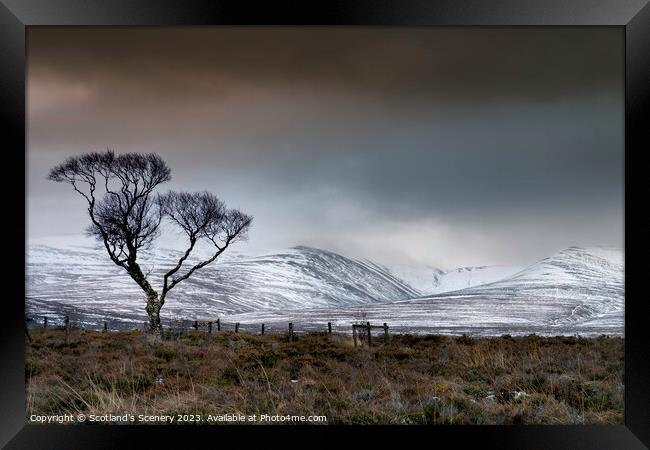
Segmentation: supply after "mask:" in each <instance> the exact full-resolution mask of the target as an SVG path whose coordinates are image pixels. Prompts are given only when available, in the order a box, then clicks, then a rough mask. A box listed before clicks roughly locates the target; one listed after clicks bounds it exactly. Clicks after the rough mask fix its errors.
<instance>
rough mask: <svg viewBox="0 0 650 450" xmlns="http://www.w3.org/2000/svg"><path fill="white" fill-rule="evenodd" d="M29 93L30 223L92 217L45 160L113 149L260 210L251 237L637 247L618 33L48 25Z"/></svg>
mask: <svg viewBox="0 0 650 450" xmlns="http://www.w3.org/2000/svg"><path fill="white" fill-rule="evenodd" d="M27 95H28V139H29V149H28V167H29V173H28V178H29V199H28V200H29V201H28V205H29V215H30V218H29V219H28V223H29V227H30V236H31V235H33V236H42V235H46V234H48V233H52V230H53V229H57V230H64V232H73V231H74V230H76V229H82V228H83V226H82V225H80V224H79V222H83V214H82V213H83V211H81V212H78V211H76V209H75V208H76V207H77V206H78V205H76V204H74V202H72V201H68V200H67V197H68V196H70V195H71V194H70V193H69V192H67V191H66V190H65V189H63V188H62V187H60V186H52V185H51V184H50V183H48V182H47V181H45V179H44V178H45V174H46V173H47V169H49V167H50V166H52V165H54V164H56V163H57V162H58V161H59V160H60V159H61V158H63V157H65V156H67V155H69V154H73V153H80V152H83V151H88V150H95V149H101V148H104V147H106V146H111V147H114V148H116V150H117V151H156V152H158V153H160V154H161V155H162V156H163V157H164V158H165V159H166V160H167V161H168V162H169V163H170V165H171V166H172V169H173V175H174V181H173V183H172V185H170V187H174V188H182V189H205V188H208V189H211V190H213V191H215V192H218V193H219V194H220V195H222V196H223V197H224V199H226V200H227V201H229V202H230V203H235V204H237V205H238V206H241V207H244V208H247V209H248V210H250V212H251V213H252V214H253V215H255V216H256V224H258V229H256V230H254V231H253V232H252V233H251V240H252V241H255V240H257V241H259V242H265V243H272V244H273V245H293V244H298V243H302V244H308V245H310V244H311V245H319V244H322V245H327V246H330V247H336V246H337V245H338V246H343V245H344V246H345V247H346V248H350V249H354V251H355V252H358V253H359V254H360V255H364V256H369V257H372V256H373V255H375V253H374V252H375V251H376V249H378V248H379V247H382V248H383V249H384V250H385V249H386V248H387V247H386V246H385V245H384V244H385V243H383V242H381V238H380V236H382V234H384V235H385V236H393V238H394V239H395V242H400V243H401V244H402V245H404V246H406V247H405V248H400V252H401V253H404V254H406V255H409V254H410V255H411V257H415V258H417V259H420V260H422V259H425V256H424V255H425V254H426V253H427V252H429V253H431V252H433V251H435V249H436V248H438V249H449V248H452V247H453V246H454V245H456V244H457V243H460V242H473V243H474V244H475V245H474V248H475V250H474V251H475V252H476V253H477V254H479V253H480V251H479V250H477V249H478V248H479V247H480V248H483V249H485V250H484V256H485V259H486V260H487V261H484V260H481V261H476V262H477V263H481V262H484V263H485V262H487V263H489V262H492V261H490V258H492V260H494V261H497V260H499V259H503V258H504V255H505V254H507V255H510V256H513V255H515V256H516V257H522V258H523V256H522V255H532V254H536V255H537V254H542V255H543V254H545V253H549V252H551V251H554V250H555V249H556V248H555V247H558V246H561V245H564V244H565V243H566V244H567V245H572V244H605V245H622V211H623V209H622V208H623V206H622V205H623V201H622V200H623V103H622V95H623V39H622V31H621V30H620V29H618V28H566V27H558V28H546V27H545V28H535V27H531V28H438V29H427V28H420V29H402V28H343V27H328V28H294V29H288V28H277V27H267V28H242V27H235V28H233V27H225V28H112V27H111V28H78V27H75V28H38V27H37V28H33V27H32V28H29V29H28V92H27ZM59 188H61V189H59ZM62 196H65V198H66V200H61V198H63V197H62ZM52 202H56V203H57V204H58V205H60V207H57V208H51V204H52ZM61 209H65V210H66V214H63V215H61V214H60V212H61ZM427 229H428V230H430V233H428V234H427V231H426V230H427ZM396 230H399V231H396ZM415 230H417V232H418V233H421V234H423V235H422V236H421V239H420V243H418V242H417V240H415V239H413V238H412V236H411V235H412V234H413V233H414V232H415ZM436 230H437V231H436ZM450 230H454V231H453V232H452V231H450ZM531 230H534V232H532V231H531ZM399 233H401V235H399ZM531 233H533V235H534V236H535V242H533V243H531V242H530V239H531ZM424 234H426V236H425V235H424ZM470 235H471V236H470ZM369 236H373V239H374V240H373V239H370V238H369ZM400 236H401V237H400ZM407 236H408V237H407ZM513 236H515V237H516V236H519V237H518V238H514V237H513ZM477 239H478V240H481V239H482V241H481V242H477V241H476V240H477ZM509 239H514V240H515V241H516V242H507V241H508V240H509ZM517 239H518V241H517ZM443 241H444V242H443ZM486 242H489V245H488V244H487V243H486ZM342 243H345V244H342ZM424 243H427V244H426V245H425V244H424ZM455 243H456V244H455ZM506 245H507V247H508V250H507V252H506V250H503V249H504V248H505V247H506ZM513 247H517V248H519V249H521V250H520V252H519V253H518V252H516V251H513V250H512V248H513ZM373 249H374V250H373ZM499 249H502V250H499ZM339 250H340V249H339ZM395 251H397V250H395ZM500 252H503V253H500ZM457 253H458V254H457V255H455V257H458V258H460V257H461V256H462V257H465V258H467V259H471V256H472V253H471V249H467V250H466V251H464V252H457ZM382 257H386V255H385V254H384V255H382ZM513 257H514V256H513ZM479 259H480V258H479Z"/></svg>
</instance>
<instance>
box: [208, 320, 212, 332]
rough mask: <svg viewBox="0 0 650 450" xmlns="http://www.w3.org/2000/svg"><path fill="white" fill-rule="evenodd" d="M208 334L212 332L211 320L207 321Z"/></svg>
mask: <svg viewBox="0 0 650 450" xmlns="http://www.w3.org/2000/svg"><path fill="white" fill-rule="evenodd" d="M208 334H212V322H208Z"/></svg>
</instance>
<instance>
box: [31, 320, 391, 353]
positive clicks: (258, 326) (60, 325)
mask: <svg viewBox="0 0 650 450" xmlns="http://www.w3.org/2000/svg"><path fill="white" fill-rule="evenodd" d="M161 325H162V328H163V335H164V336H165V337H167V338H179V337H181V336H183V335H185V334H187V333H189V332H192V331H194V332H205V333H208V334H213V333H228V332H230V333H247V334H256V335H265V334H285V335H287V337H288V339H289V340H290V341H291V340H293V339H294V338H295V336H296V335H299V334H304V333H309V332H318V331H320V332H326V333H329V334H331V333H332V322H327V323H323V324H322V327H319V326H314V324H310V325H309V326H308V327H305V328H304V329H299V328H298V327H296V326H295V325H294V323H293V322H287V323H286V324H279V323H278V322H273V323H272V324H265V323H240V322H232V321H224V320H222V319H221V318H217V319H215V320H191V319H184V318H165V319H162V318H161ZM33 328H54V329H62V330H65V335H66V341H67V340H68V336H69V334H70V332H71V330H72V329H87V330H98V331H103V332H109V331H136V330H140V331H148V330H149V329H150V325H149V321H143V320H140V321H138V320H131V321H124V320H114V319H113V320H110V319H106V320H94V319H92V318H91V319H89V318H87V317H86V316H80V315H77V314H74V313H70V314H48V315H43V316H30V317H26V321H25V331H26V333H27V336H28V338H29V339H30V340H31V336H30V333H29V329H33ZM373 329H377V330H381V331H382V333H381V335H383V336H382V337H383V338H384V341H385V342H387V341H388V324H386V323H383V324H381V325H377V324H375V325H372V324H371V323H370V322H363V321H359V322H355V323H350V329H349V330H350V333H351V334H352V336H353V338H354V343H355V346H356V345H357V344H358V342H361V341H364V342H367V343H368V344H369V345H372V339H373V338H372V330H373ZM337 332H339V330H337Z"/></svg>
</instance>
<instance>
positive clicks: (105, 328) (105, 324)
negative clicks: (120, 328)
mask: <svg viewBox="0 0 650 450" xmlns="http://www.w3.org/2000/svg"><path fill="white" fill-rule="evenodd" d="M107 331H108V324H107V323H106V322H104V333H106V332H107Z"/></svg>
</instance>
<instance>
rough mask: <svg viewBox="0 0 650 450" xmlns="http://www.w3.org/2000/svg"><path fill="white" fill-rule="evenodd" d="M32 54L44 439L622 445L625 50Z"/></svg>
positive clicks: (31, 201) (29, 370)
mask: <svg viewBox="0 0 650 450" xmlns="http://www.w3.org/2000/svg"><path fill="white" fill-rule="evenodd" d="M25 33H26V34H25V37H26V42H25V52H26V56H25V95H26V98H25V121H26V129H25V134H26V136H25V139H26V146H25V165H26V167H25V178H26V179H25V189H26V192H25V241H26V242H25V305H24V310H25V343H24V346H25V369H24V378H25V423H26V424H33V425H41V424H50V425H52V424H56V425H61V426H65V425H68V426H76V425H79V424H82V423H83V424H98V425H104V426H109V425H181V424H187V425H189V424H191V425H257V426H259V425H307V426H327V425H343V426H350V425H433V426H442V425H624V424H625V414H626V408H625V388H626V384H625V375H626V374H625V355H624V354H625V352H624V348H625V345H626V342H625V339H626V333H625V331H626V329H625V325H626V324H625V322H626V320H625V263H624V261H625V132H626V130H625V106H626V105H625V89H626V87H625V81H626V72H625V57H626V50H625V49H626V47H625V36H626V35H625V30H624V28H623V27H610V26H591V27H574V26H564V27H534V26H530V27H528V26H520V27H512V26H490V27H400V26H355V27H346V26H331V27H327V26H268V27H255V26H201V27H198V26H174V27H123V26H110V27H106V26H57V27H49V26H42V27H40V26H31V27H27V29H26V32H25ZM21 326H22V325H21Z"/></svg>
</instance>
